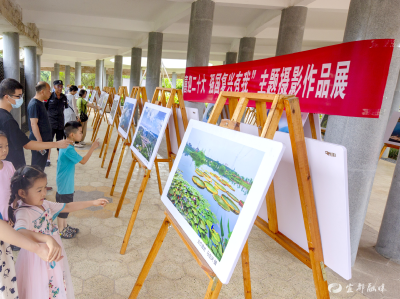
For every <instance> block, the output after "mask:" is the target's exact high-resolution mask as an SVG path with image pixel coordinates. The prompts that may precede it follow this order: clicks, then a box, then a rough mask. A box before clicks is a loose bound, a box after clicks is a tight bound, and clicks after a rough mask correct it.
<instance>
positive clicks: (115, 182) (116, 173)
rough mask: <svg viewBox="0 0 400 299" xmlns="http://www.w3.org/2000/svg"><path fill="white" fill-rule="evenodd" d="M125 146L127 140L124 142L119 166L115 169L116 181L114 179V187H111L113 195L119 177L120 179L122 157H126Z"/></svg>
mask: <svg viewBox="0 0 400 299" xmlns="http://www.w3.org/2000/svg"><path fill="white" fill-rule="evenodd" d="M125 146H126V144H125V142H124V143H123V144H122V149H121V155H120V156H119V160H118V166H117V170H116V171H115V175H114V181H113V185H112V187H111V192H110V195H113V194H114V189H115V185H117V179H118V174H119V169H120V168H121V164H122V159H123V158H124V152H125ZM110 166H111V164H110Z"/></svg>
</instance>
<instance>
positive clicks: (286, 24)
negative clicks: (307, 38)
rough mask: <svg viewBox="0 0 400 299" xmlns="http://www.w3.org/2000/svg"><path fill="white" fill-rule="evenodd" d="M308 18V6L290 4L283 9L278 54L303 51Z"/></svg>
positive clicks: (277, 47)
mask: <svg viewBox="0 0 400 299" xmlns="http://www.w3.org/2000/svg"><path fill="white" fill-rule="evenodd" d="M306 19H307V7H304V6H290V7H288V8H285V9H283V10H282V16H281V23H280V25H279V35H278V44H277V46H276V56H280V55H286V54H292V53H295V52H300V51H301V46H302V45H303V36H304V28H305V26H306Z"/></svg>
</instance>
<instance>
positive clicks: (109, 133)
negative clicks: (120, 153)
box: [101, 126, 113, 168]
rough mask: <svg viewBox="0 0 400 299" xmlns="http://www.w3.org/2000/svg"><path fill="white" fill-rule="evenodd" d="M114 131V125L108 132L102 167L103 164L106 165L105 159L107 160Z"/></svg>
mask: <svg viewBox="0 0 400 299" xmlns="http://www.w3.org/2000/svg"><path fill="white" fill-rule="evenodd" d="M112 132H113V127H112V126H110V131H109V132H108V139H107V145H106V148H105V150H104V155H103V161H102V162H101V168H103V166H104V161H105V160H106V157H107V152H108V146H109V145H110V142H111V136H112Z"/></svg>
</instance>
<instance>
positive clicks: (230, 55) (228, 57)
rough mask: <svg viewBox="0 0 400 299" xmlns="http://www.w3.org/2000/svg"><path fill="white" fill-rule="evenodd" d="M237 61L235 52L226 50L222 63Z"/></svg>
mask: <svg viewBox="0 0 400 299" xmlns="http://www.w3.org/2000/svg"><path fill="white" fill-rule="evenodd" d="M236 61H237V52H226V56H225V61H224V62H225V63H224V64H232V63H236Z"/></svg>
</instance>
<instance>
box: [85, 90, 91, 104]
mask: <svg viewBox="0 0 400 299" xmlns="http://www.w3.org/2000/svg"><path fill="white" fill-rule="evenodd" d="M85 101H86V102H89V101H90V90H86V97H85Z"/></svg>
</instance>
